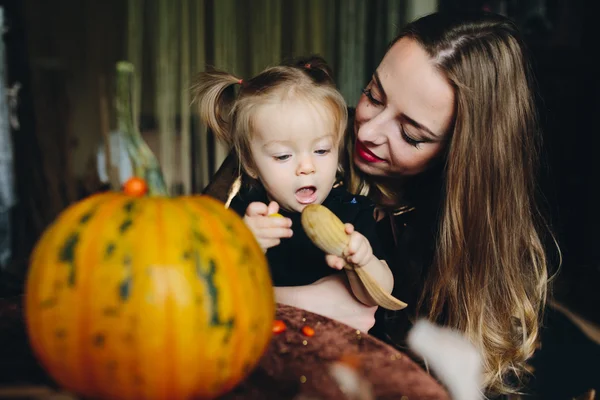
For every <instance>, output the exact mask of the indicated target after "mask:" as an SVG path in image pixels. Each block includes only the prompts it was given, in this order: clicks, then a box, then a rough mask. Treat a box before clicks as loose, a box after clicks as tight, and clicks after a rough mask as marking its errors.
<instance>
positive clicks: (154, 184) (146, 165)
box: [116, 61, 168, 196]
mask: <svg viewBox="0 0 600 400" xmlns="http://www.w3.org/2000/svg"><path fill="white" fill-rule="evenodd" d="M134 78H135V69H134V66H133V64H131V63H129V62H126V61H119V62H118V63H117V97H116V107H117V121H118V127H119V132H120V134H121V135H122V137H123V139H124V140H125V146H126V148H127V153H128V154H129V158H130V159H131V163H132V165H133V172H134V175H135V176H137V177H140V178H143V179H144V180H145V181H146V184H147V185H148V195H150V196H168V191H167V186H166V185H165V180H164V177H163V174H162V170H161V168H160V164H159V162H158V159H157V158H156V156H155V155H154V153H152V150H150V147H148V144H147V143H146V142H145V141H144V139H143V138H142V135H141V134H140V132H139V130H138V129H137V127H136V126H137V125H136V124H135V117H134V113H133V110H134V107H133V93H134V82H135V81H134Z"/></svg>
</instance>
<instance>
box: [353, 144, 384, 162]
mask: <svg viewBox="0 0 600 400" xmlns="http://www.w3.org/2000/svg"><path fill="white" fill-rule="evenodd" d="M355 149H356V154H357V155H358V156H359V157H360V158H362V159H363V160H365V161H366V162H369V163H378V162H384V161H385V160H384V159H381V158H379V157H377V156H376V155H375V154H373V153H371V151H370V150H369V149H367V147H366V146H365V145H364V144H363V143H362V142H361V141H360V140H357V141H356V146H355Z"/></svg>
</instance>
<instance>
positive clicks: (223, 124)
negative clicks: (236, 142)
mask: <svg viewBox="0 0 600 400" xmlns="http://www.w3.org/2000/svg"><path fill="white" fill-rule="evenodd" d="M241 82H242V81H241V79H240V78H236V77H235V76H233V75H231V74H228V73H227V72H223V71H218V70H211V71H206V72H201V73H200V74H198V76H197V77H196V80H195V82H194V84H193V85H192V88H191V90H192V98H193V101H192V103H193V102H197V103H198V111H199V114H200V118H201V119H202V121H203V122H204V123H205V124H206V125H208V127H209V128H210V129H211V130H212V131H213V133H214V135H215V136H216V137H217V139H218V140H219V141H221V142H223V143H226V144H227V145H228V146H231V145H232V144H233V143H232V142H233V140H232V131H231V129H230V128H231V127H230V122H231V116H230V111H231V109H232V107H233V104H234V102H235V100H234V99H235V95H234V92H233V88H232V86H233V85H235V84H239V83H241Z"/></svg>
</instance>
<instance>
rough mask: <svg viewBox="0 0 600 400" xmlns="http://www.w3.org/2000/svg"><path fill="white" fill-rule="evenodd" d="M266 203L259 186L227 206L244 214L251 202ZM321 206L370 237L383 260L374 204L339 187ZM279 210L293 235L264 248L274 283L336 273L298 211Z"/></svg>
mask: <svg viewBox="0 0 600 400" xmlns="http://www.w3.org/2000/svg"><path fill="white" fill-rule="evenodd" d="M255 201H259V202H262V203H265V204H268V203H269V200H268V198H267V194H266V192H265V190H264V188H263V187H262V186H256V185H255V186H252V187H250V188H245V189H242V190H241V191H240V193H238V195H236V196H235V197H234V198H233V200H232V202H231V205H230V208H231V209H232V210H234V211H235V212H237V213H238V214H239V215H241V216H243V215H244V214H245V213H246V208H247V207H248V205H249V204H250V203H252V202H255ZM323 205H324V206H325V207H327V208H328V209H329V210H331V211H332V212H333V213H334V214H335V215H337V217H338V218H339V219H340V220H341V221H342V222H344V223H351V224H352V225H354V229H355V230H356V231H357V232H360V233H361V234H362V235H364V236H365V237H366V238H367V240H369V242H370V244H371V247H372V249H373V254H374V255H375V257H377V258H378V259H380V260H385V259H386V258H385V257H384V254H383V251H382V246H381V243H380V241H379V240H378V238H377V227H376V223H375V219H374V216H373V212H374V207H375V206H374V204H373V202H371V200H369V199H368V198H366V197H364V196H357V195H353V194H350V193H349V192H347V191H346V190H345V189H344V188H342V187H336V188H333V189H331V192H330V193H329V196H327V198H326V199H325V201H324V202H323ZM279 213H280V214H281V215H283V216H284V217H287V218H290V219H291V220H292V230H293V231H294V235H293V236H292V237H291V238H284V239H281V243H280V244H279V245H278V246H275V247H272V248H270V249H268V250H267V254H266V256H267V259H268V261H269V267H270V270H271V277H272V279H273V285H274V286H303V285H309V284H311V283H313V282H316V281H318V280H319V279H321V278H324V277H325V276H328V275H331V274H334V273H336V272H338V271H337V270H335V269H333V268H331V267H329V266H328V265H327V263H326V262H325V253H324V252H323V251H322V250H320V249H319V248H318V247H317V246H315V245H314V244H313V243H312V242H311V240H310V239H309V238H308V236H307V235H306V232H304V229H303V228H302V223H301V221H300V216H301V214H300V213H298V212H289V211H286V210H280V211H279Z"/></svg>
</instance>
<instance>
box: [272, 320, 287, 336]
mask: <svg viewBox="0 0 600 400" xmlns="http://www.w3.org/2000/svg"><path fill="white" fill-rule="evenodd" d="M286 329H287V326H286V325H285V322H283V321H282V320H280V319H276V320H275V321H273V333H274V334H280V333H282V332H285V330H286Z"/></svg>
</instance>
